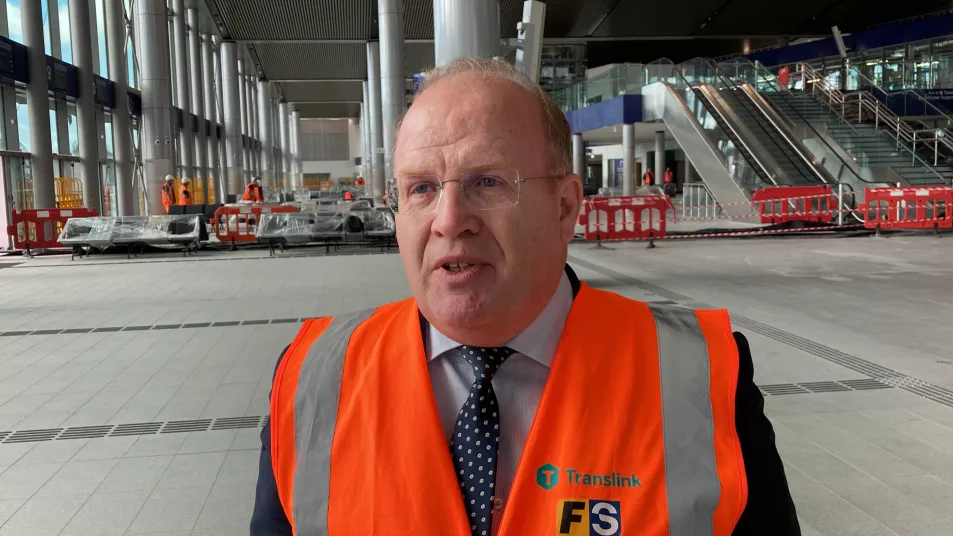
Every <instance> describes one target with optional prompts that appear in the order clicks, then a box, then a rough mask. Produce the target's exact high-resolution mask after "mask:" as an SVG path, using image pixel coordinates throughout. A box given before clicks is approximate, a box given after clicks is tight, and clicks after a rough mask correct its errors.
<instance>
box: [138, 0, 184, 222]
mask: <svg viewBox="0 0 953 536" xmlns="http://www.w3.org/2000/svg"><path fill="white" fill-rule="evenodd" d="M134 24H135V28H136V33H135V35H136V50H138V56H139V89H140V90H141V91H142V129H141V132H142V135H141V136H142V137H141V138H140V142H139V145H140V147H141V150H142V164H143V173H144V175H145V183H146V190H145V195H146V199H147V202H146V210H147V212H148V213H149V214H163V213H165V207H163V206H162V195H161V188H162V183H163V182H165V176H166V175H171V174H173V173H174V171H175V164H174V162H173V160H172V67H171V65H170V64H169V23H168V16H167V15H166V7H165V0H138V1H137V2H135V23H134Z"/></svg>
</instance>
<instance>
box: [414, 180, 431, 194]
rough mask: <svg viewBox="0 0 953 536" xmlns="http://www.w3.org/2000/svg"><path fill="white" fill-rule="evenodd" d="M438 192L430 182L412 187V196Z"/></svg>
mask: <svg viewBox="0 0 953 536" xmlns="http://www.w3.org/2000/svg"><path fill="white" fill-rule="evenodd" d="M435 190H436V187H435V186H434V185H433V184H431V183H429V182H418V183H417V184H414V185H412V186H411V187H410V195H426V194H429V193H432V192H434V191H435Z"/></svg>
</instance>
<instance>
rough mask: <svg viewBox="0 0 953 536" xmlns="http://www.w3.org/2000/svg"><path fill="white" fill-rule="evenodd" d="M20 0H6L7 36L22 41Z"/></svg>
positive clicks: (18, 41)
mask: <svg viewBox="0 0 953 536" xmlns="http://www.w3.org/2000/svg"><path fill="white" fill-rule="evenodd" d="M20 2H21V0H7V30H8V31H7V34H8V35H7V37H9V38H10V39H12V40H14V41H16V42H17V43H23V18H22V16H21V15H20Z"/></svg>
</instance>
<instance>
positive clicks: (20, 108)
mask: <svg viewBox="0 0 953 536" xmlns="http://www.w3.org/2000/svg"><path fill="white" fill-rule="evenodd" d="M17 131H18V132H17V133H18V134H19V138H20V140H19V141H20V147H19V149H14V150H20V151H23V152H25V153H28V152H30V113H29V108H28V106H27V103H26V92H25V91H23V90H21V89H18V90H17Z"/></svg>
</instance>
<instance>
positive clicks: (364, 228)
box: [257, 208, 396, 244]
mask: <svg viewBox="0 0 953 536" xmlns="http://www.w3.org/2000/svg"><path fill="white" fill-rule="evenodd" d="M395 229H396V226H395V224H394V215H393V213H391V212H390V210H387V209H370V208H365V209H358V210H354V211H340V210H318V211H315V212H294V213H288V214H262V216H261V223H260V225H259V226H258V234H257V236H258V240H259V241H260V242H277V241H280V242H284V243H288V244H303V243H306V242H320V241H328V240H336V241H344V240H357V241H360V240H361V239H364V238H373V239H378V238H387V239H389V238H393V237H394V231H395Z"/></svg>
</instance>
